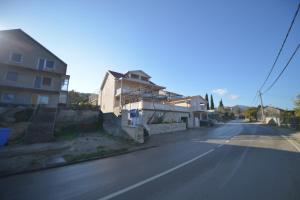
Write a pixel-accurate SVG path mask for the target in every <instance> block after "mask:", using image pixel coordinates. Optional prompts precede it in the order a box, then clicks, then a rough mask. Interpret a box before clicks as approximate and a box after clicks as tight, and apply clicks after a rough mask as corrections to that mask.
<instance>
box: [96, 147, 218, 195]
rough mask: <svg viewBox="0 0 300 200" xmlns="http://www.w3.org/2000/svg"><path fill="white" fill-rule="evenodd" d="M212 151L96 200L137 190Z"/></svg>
mask: <svg viewBox="0 0 300 200" xmlns="http://www.w3.org/2000/svg"><path fill="white" fill-rule="evenodd" d="M214 150H215V149H211V150H209V151H207V152H205V153H203V154H200V155H198V156H196V157H194V158H192V159H191V160H188V161H186V162H184V163H181V164H179V165H177V166H175V167H173V168H171V169H168V170H166V171H164V172H161V173H159V174H157V175H155V176H152V177H150V178H147V179H145V180H143V181H140V182H138V183H136V184H134V185H131V186H129V187H126V188H124V189H121V190H119V191H117V192H114V193H111V194H109V195H107V196H104V197H102V198H100V199H98V200H108V199H111V198H114V197H116V196H119V195H121V194H123V193H125V192H128V191H130V190H133V189H135V188H137V187H139V186H142V185H144V184H146V183H149V182H151V181H154V180H156V179H158V178H160V177H162V176H164V175H167V174H169V173H171V172H173V171H175V170H177V169H180V168H182V167H184V166H186V165H188V164H190V163H192V162H194V161H196V160H198V159H200V158H202V157H204V156H206V155H207V154H209V153H211V152H213V151H214Z"/></svg>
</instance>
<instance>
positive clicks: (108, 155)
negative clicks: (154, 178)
mask: <svg viewBox="0 0 300 200" xmlns="http://www.w3.org/2000/svg"><path fill="white" fill-rule="evenodd" d="M156 147H158V146H157V145H152V146H147V147H142V148H137V149H132V150H126V151H120V152H115V153H111V154H107V155H103V156H97V157H93V158H89V159H85V160H77V161H72V162H66V163H58V164H52V165H49V166H46V167H42V168H35V169H28V170H23V171H20V172H11V173H10V172H8V173H3V174H0V178H5V177H10V176H15V175H19V174H27V173H32V172H37V171H43V170H47V169H52V168H58V167H64V166H68V165H73V164H79V163H83V162H88V161H93V160H99V159H103V158H109V157H115V156H119V155H124V154H129V153H133V152H136V151H141V150H147V149H151V148H156Z"/></svg>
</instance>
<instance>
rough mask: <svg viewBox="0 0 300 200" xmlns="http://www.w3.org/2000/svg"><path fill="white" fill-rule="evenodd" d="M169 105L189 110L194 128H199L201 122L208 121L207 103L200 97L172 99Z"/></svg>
mask: <svg viewBox="0 0 300 200" xmlns="http://www.w3.org/2000/svg"><path fill="white" fill-rule="evenodd" d="M169 103H170V104H173V105H175V106H181V107H184V108H187V109H188V110H189V113H190V118H191V119H192V125H191V126H192V127H199V126H200V121H202V120H207V101H206V100H205V99H204V98H203V97H202V96H200V95H197V96H187V97H182V98H177V99H175V98H174V99H170V100H169Z"/></svg>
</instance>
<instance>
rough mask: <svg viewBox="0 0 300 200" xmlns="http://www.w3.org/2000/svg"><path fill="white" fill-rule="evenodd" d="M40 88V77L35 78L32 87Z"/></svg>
mask: <svg viewBox="0 0 300 200" xmlns="http://www.w3.org/2000/svg"><path fill="white" fill-rule="evenodd" d="M41 86H42V77H40V76H37V77H35V80H34V87H35V88H41Z"/></svg>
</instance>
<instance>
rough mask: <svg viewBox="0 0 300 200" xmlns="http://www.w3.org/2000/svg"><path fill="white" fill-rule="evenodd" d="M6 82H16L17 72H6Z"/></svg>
mask: <svg viewBox="0 0 300 200" xmlns="http://www.w3.org/2000/svg"><path fill="white" fill-rule="evenodd" d="M6 80H8V81H17V80H18V73H17V72H7V74H6Z"/></svg>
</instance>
